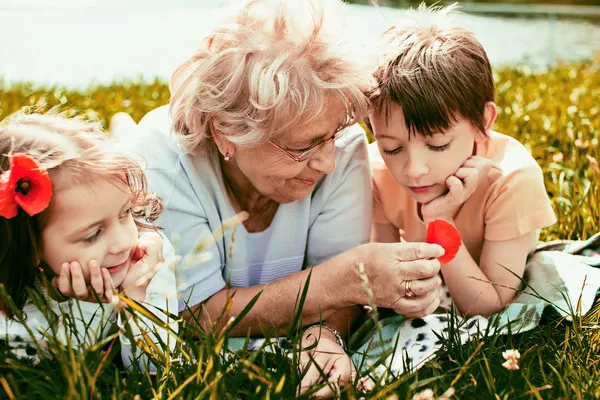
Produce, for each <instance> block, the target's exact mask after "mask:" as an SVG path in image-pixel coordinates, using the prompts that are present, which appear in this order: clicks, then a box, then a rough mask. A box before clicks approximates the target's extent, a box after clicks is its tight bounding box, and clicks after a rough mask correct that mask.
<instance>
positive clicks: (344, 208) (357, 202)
mask: <svg viewBox="0 0 600 400" xmlns="http://www.w3.org/2000/svg"><path fill="white" fill-rule="evenodd" d="M348 129H349V130H350V132H348V133H347V135H348V139H347V142H343V143H341V146H340V148H336V151H340V153H341V155H340V157H339V158H338V159H337V160H336V164H337V165H336V169H335V170H334V172H333V173H332V174H331V176H329V177H328V178H330V179H329V181H327V180H326V181H325V182H324V185H327V186H326V187H321V188H319V191H321V190H322V192H321V193H322V194H325V193H326V195H325V196H324V198H321V199H316V198H315V199H314V200H313V201H318V202H320V203H319V204H322V206H321V207H320V208H319V210H317V211H316V215H315V216H312V215H311V221H313V222H312V223H311V226H310V228H309V232H308V242H307V254H306V261H305V266H314V265H317V264H320V263H322V262H324V261H326V260H328V259H330V258H332V257H334V256H336V255H338V254H340V253H343V252H344V251H346V250H349V249H351V248H353V247H356V246H358V245H360V244H363V243H367V242H369V237H370V233H371V232H370V230H371V220H372V212H373V210H372V194H371V173H370V170H369V162H368V155H367V138H366V135H365V133H364V131H363V130H362V128H360V126H358V125H355V126H352V127H350V128H348ZM311 214H312V213H311Z"/></svg>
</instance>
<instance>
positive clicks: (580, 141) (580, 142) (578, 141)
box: [575, 138, 587, 149]
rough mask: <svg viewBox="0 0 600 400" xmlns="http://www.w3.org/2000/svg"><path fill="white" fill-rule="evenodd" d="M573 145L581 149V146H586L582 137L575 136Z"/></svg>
mask: <svg viewBox="0 0 600 400" xmlns="http://www.w3.org/2000/svg"><path fill="white" fill-rule="evenodd" d="M575 147H578V148H580V149H581V148H583V147H587V146H586V144H585V142H584V141H583V139H581V138H577V139H575Z"/></svg>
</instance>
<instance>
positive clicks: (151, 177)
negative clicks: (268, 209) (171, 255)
mask: <svg viewBox="0 0 600 400" xmlns="http://www.w3.org/2000/svg"><path fill="white" fill-rule="evenodd" d="M127 146H128V148H129V149H130V151H132V152H137V154H139V155H141V156H142V157H143V162H141V164H142V166H144V167H146V168H145V172H146V176H147V178H148V187H149V190H150V191H152V192H153V193H155V194H157V195H158V196H160V197H161V198H162V199H163V204H164V207H165V210H164V211H163V213H162V214H161V215H160V216H159V218H158V220H157V221H156V225H158V226H160V227H161V228H163V229H164V231H163V232H164V234H165V235H166V237H167V238H169V239H170V240H171V241H172V242H173V243H175V251H176V253H177V255H178V256H180V257H181V258H182V259H183V261H182V262H179V263H178V265H177V268H176V276H177V290H178V292H179V310H180V311H181V310H183V309H185V308H186V306H189V307H192V306H194V305H196V304H199V303H201V302H202V301H204V300H206V299H207V298H209V297H210V296H212V295H213V294H215V293H217V292H218V291H219V290H221V289H223V288H224V287H225V280H224V279H223V275H222V267H223V266H222V262H221V257H220V253H219V249H218V247H217V245H216V244H215V243H214V242H210V244H209V245H207V246H206V248H204V249H203V252H202V253H203V255H207V257H204V258H203V259H201V258H199V257H191V256H192V252H193V250H194V248H195V247H196V244H197V243H198V242H199V241H200V240H201V239H206V238H210V237H212V230H211V228H210V225H209V221H208V218H207V215H206V211H205V208H204V206H203V204H202V203H201V201H200V200H199V196H198V194H197V193H196V191H195V188H194V186H193V185H192V183H191V180H192V179H196V178H198V177H197V176H196V177H195V176H193V174H194V173H195V170H194V168H193V166H191V167H189V168H187V169H186V168H184V167H183V164H182V162H183V161H182V159H184V158H185V157H186V155H185V154H183V153H178V152H176V151H175V150H174V149H173V148H172V143H170V141H169V139H168V135H167V134H165V133H163V132H160V131H158V130H156V129H153V128H151V127H147V126H145V127H142V126H140V127H139V129H138V130H137V132H136V133H135V139H134V140H131V139H130V140H129V141H128V143H127ZM188 174H192V176H190V175H188ZM201 185H202V184H201V183H199V184H197V185H196V186H198V187H200V186H201Z"/></svg>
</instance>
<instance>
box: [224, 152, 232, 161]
mask: <svg viewBox="0 0 600 400" xmlns="http://www.w3.org/2000/svg"><path fill="white" fill-rule="evenodd" d="M224 160H225V162H228V161H229V160H231V156H229V152H227V153H225V158H224Z"/></svg>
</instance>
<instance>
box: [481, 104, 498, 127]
mask: <svg viewBox="0 0 600 400" xmlns="http://www.w3.org/2000/svg"><path fill="white" fill-rule="evenodd" d="M497 116H498V109H497V108H496V103H494V102H493V101H488V102H487V103H485V109H484V110H483V127H484V128H485V133H486V134H489V133H490V131H491V130H492V126H494V122H496V117H497Z"/></svg>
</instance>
